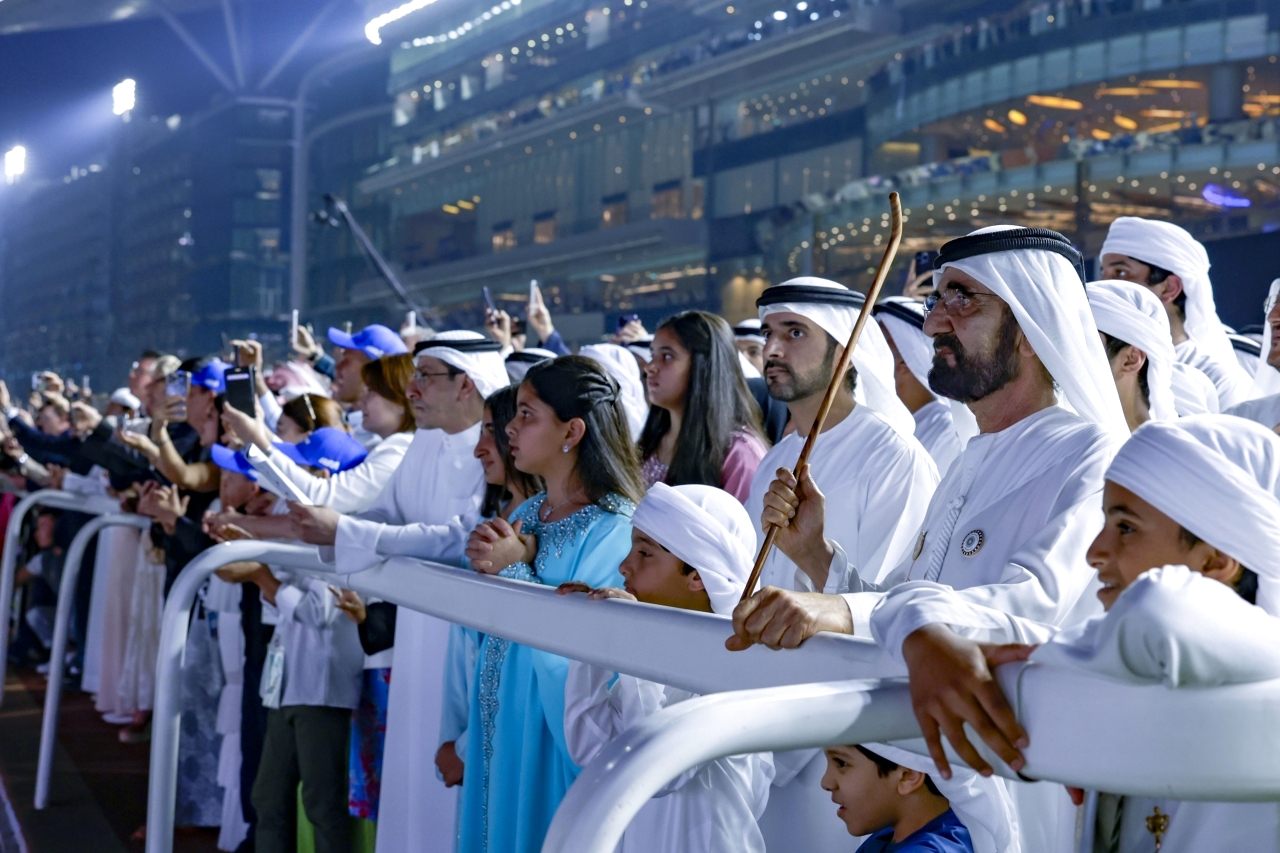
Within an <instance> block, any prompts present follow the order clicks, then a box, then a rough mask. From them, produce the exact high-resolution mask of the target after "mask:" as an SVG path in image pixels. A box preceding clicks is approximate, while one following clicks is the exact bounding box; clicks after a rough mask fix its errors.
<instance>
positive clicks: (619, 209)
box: [600, 193, 627, 228]
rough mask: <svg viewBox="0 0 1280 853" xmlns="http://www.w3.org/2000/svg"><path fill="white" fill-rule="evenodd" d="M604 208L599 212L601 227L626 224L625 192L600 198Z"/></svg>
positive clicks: (615, 226)
mask: <svg viewBox="0 0 1280 853" xmlns="http://www.w3.org/2000/svg"><path fill="white" fill-rule="evenodd" d="M601 203H602V205H603V206H604V210H603V211H602V212H601V214H600V227H601V228H617V227H618V226H619V225H626V224H627V194H626V193H618V194H617V195H610V196H605V197H604V198H603V199H602V200H601Z"/></svg>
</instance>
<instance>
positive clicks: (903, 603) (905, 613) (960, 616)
mask: <svg viewBox="0 0 1280 853" xmlns="http://www.w3.org/2000/svg"><path fill="white" fill-rule="evenodd" d="M967 592H970V590H955V589H952V588H951V587H949V586H944V585H943V584H938V583H933V582H931V581H912V582H910V583H905V584H902V585H901V586H898V587H895V588H893V589H891V590H890V591H889V592H887V593H884V594H882V595H881V596H880V601H879V604H878V605H877V606H876V607H875V609H874V610H873V611H872V614H871V625H870V635H871V636H872V637H873V638H874V639H875V641H876V642H877V643H878V644H880V646H882V647H883V648H884V649H885V651H887V652H889V654H890V655H892V656H893V658H894V659H895V660H897V661H899V662H903V660H902V643H903V641H904V640H906V638H907V637H908V636H910V635H911V634H912V633H914V632H915V631H917V630H918V629H920V628H923V627H924V626H926V625H946V626H947V627H948V628H950V629H951V630H952V631H955V632H956V633H957V634H959V635H960V636H962V637H965V638H966V639H970V640H973V641H975V642H979V643H1043V642H1045V641H1046V640H1048V639H1049V638H1050V637H1052V636H1053V634H1054V631H1055V629H1054V628H1053V626H1052V625H1046V624H1043V623H1040V622H1035V621H1033V620H1030V619H1024V618H1022V617H1019V616H1011V615H1009V614H1008V613H1005V612H1004V611H1001V610H997V609H994V608H992V607H988V606H985V605H983V604H979V603H976V602H974V601H973V600H972V598H971V597H969V596H966V595H965V593H967ZM863 636H866V635H865V634H864V635H863Z"/></svg>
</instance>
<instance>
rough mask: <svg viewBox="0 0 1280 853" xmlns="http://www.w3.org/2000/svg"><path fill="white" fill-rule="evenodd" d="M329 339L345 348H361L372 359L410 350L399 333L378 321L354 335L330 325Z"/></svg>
mask: <svg viewBox="0 0 1280 853" xmlns="http://www.w3.org/2000/svg"><path fill="white" fill-rule="evenodd" d="M329 340H331V341H333V343H334V344H335V345H337V346H340V347H342V348H343V349H354V350H359V351H360V352H362V353H364V354H365V355H367V356H369V358H372V359H379V358H382V357H383V356H384V355H401V354H402V353H406V352H408V351H409V348H408V347H407V346H405V343H404V341H403V340H401V339H400V336H399V335H397V334H396V333H395V332H393V331H391V330H390V329H388V328H387V327H386V326H382V325H379V324H377V323H374V324H373V325H372V326H365V327H364V328H363V329H361V330H360V331H358V332H356V333H355V334H354V335H349V334H347V333H346V332H344V331H342V330H341V329H335V328H334V327H333V326H330V327H329Z"/></svg>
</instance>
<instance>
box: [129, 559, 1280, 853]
mask: <svg viewBox="0 0 1280 853" xmlns="http://www.w3.org/2000/svg"><path fill="white" fill-rule="evenodd" d="M242 560H251V561H258V562H265V563H269V564H271V565H275V566H282V567H288V568H292V569H295V570H299V571H302V572H306V573H312V574H317V575H327V576H328V577H330V578H334V582H335V583H338V584H341V585H342V586H345V587H348V588H351V589H355V590H357V591H358V592H360V593H361V594H363V595H366V596H376V597H378V598H382V599H384V600H387V601H391V602H394V603H396V604H398V605H400V606H403V607H408V608H411V609H413V610H417V611H420V612H423V613H428V614H431V615H434V616H438V617H442V618H447V619H449V620H451V621H454V622H457V623H460V624H463V625H467V626H469V627H472V628H475V629H477V630H480V631H483V632H491V633H495V634H499V635H501V636H503V637H505V638H508V639H510V640H512V641H513V642H517V643H523V644H526V645H530V646H535V647H537V648H540V649H543V650H545V651H548V652H552V653H556V654H562V655H566V656H571V657H574V658H576V659H579V660H583V661H585V662H587V663H592V664H596V665H600V666H606V667H610V668H612V669H614V670H616V671H618V672H625V673H628V674H631V675H635V676H638V677H640V678H649V679H653V680H656V681H660V682H662V683H665V684H670V685H672V686H675V687H679V688H682V689H685V690H690V691H692V692H695V693H700V694H718V695H704V696H702V697H701V698H698V699H693V700H690V701H688V702H684V703H681V704H679V705H676V706H673V707H671V708H668V709H665V710H663V711H662V712H660V713H659V714H656V715H654V716H653V717H651V718H649V719H648V720H646V721H645V722H644V723H643V724H642V725H640V726H638V727H636V728H635V729H633V730H632V731H630V732H628V733H627V734H626V735H624V736H623V737H621V738H619V739H618V740H617V741H615V742H614V743H613V744H611V745H610V746H609V747H608V748H607V749H606V750H605V752H603V753H602V754H601V755H600V756H599V757H598V758H597V759H596V760H595V761H594V762H592V763H591V764H590V765H589V766H588V767H587V768H585V769H584V770H583V775H582V776H581V777H580V778H579V780H578V782H576V783H575V784H574V786H573V787H572V788H571V789H570V792H569V796H568V797H567V798H566V799H565V802H564V804H563V805H562V806H561V810H560V812H559V813H558V814H557V816H556V819H555V822H554V823H553V826H552V830H551V833H550V834H549V835H548V838H547V841H546V844H545V846H544V848H543V849H544V851H546V853H567V852H568V851H573V853H586V851H599V853H607V851H611V850H613V848H614V845H616V843H617V839H618V836H619V835H620V834H621V832H622V830H623V829H625V827H626V825H627V823H628V822H629V821H630V819H631V817H632V816H633V815H634V813H635V811H636V810H638V809H639V808H640V806H641V805H643V803H644V802H645V801H646V800H647V799H649V797H651V796H652V794H653V793H654V792H655V791H656V790H657V789H658V788H660V787H661V786H662V785H663V784H665V783H666V782H667V781H669V780H670V779H672V778H674V777H675V776H677V775H678V774H679V773H681V772H683V771H684V770H686V769H688V768H690V767H693V766H695V765H697V764H699V763H701V762H703V761H706V760H709V759H711V758H716V757H721V756H725V755H735V754H739V753H742V752H751V751H766V750H773V749H796V748H802V747H816V746H822V745H826V744H831V743H849V742H853V741H857V740H863V741H870V740H900V739H903V738H910V737H918V736H919V728H918V726H917V725H916V721H915V717H914V715H913V714H912V713H911V709H910V700H909V696H908V694H907V691H906V688H905V686H904V685H903V684H902V682H901V681H896V682H895V681H892V680H882V679H893V678H900V677H901V675H902V674H903V672H902V670H901V667H900V666H899V665H898V664H896V663H894V662H893V661H892V660H891V659H890V658H889V657H888V656H887V655H885V654H884V653H883V652H882V651H881V650H880V649H878V648H877V647H876V646H875V644H874V643H872V642H871V641H870V640H868V639H862V638H855V637H841V636H834V635H820V636H818V637H814V638H812V639H811V640H809V641H808V642H806V643H805V644H804V646H803V647H801V648H800V649H796V650H792V651H787V652H771V651H768V650H766V649H763V648H753V649H750V650H748V651H746V652H738V653H733V652H728V651H726V650H725V649H724V640H725V638H726V637H727V636H728V634H729V625H728V622H727V620H725V619H724V618H722V617H717V616H712V615H707V614H699V613H693V612H690V611H684V610H675V609H671V608H662V607H654V606H651V605H645V604H639V603H633V602H622V601H606V602H591V601H587V600H586V599H585V597H584V596H567V597H566V596H557V595H556V594H555V592H554V591H553V590H552V589H550V588H548V587H542V586H538V585H536V584H526V583H521V582H518V581H509V580H505V579H502V578H495V577H489V576H485V575H478V574H475V573H473V572H468V571H462V570H459V569H453V568H449V567H445V566H440V565H437V564H433V563H428V562H425V561H421V560H411V559H405V558H395V559H391V560H388V561H386V562H385V563H383V564H381V565H379V566H377V567H375V568H372V569H369V570H367V571H364V572H359V573H355V574H349V575H340V574H339V573H338V571H337V569H336V567H335V566H333V565H331V564H325V563H322V562H320V560H319V555H318V552H317V551H316V549H314V548H310V547H305V546H300V545H285V544H273V543H266V542H232V543H226V544H223V545H218V546H215V547H214V548H211V549H209V550H208V551H206V552H204V553H203V554H201V555H200V556H199V557H197V558H196V559H195V560H193V561H192V562H191V563H190V564H189V565H188V566H187V567H186V569H184V570H183V572H182V574H181V575H179V577H178V579H177V581H176V582H175V584H174V586H173V589H172V590H171V591H170V594H169V598H168V600H167V601H166V603H165V613H164V624H163V628H162V634H161V646H160V658H159V661H158V662H157V668H156V701H155V716H154V719H153V724H152V726H153V728H152V742H151V777H150V791H149V799H148V810H147V847H146V849H147V853H171V851H172V848H173V813H174V796H175V792H176V771H177V760H178V723H179V713H180V712H179V705H178V687H179V684H178V673H179V667H180V663H181V656H182V651H183V644H184V642H185V639H186V633H187V623H188V618H189V613H190V608H191V604H192V602H193V600H194V596H195V593H196V590H197V589H199V587H200V585H201V584H203V583H204V581H205V579H206V578H208V576H209V575H210V574H211V573H212V572H213V571H215V570H216V569H217V568H219V567H221V566H223V565H226V564H228V563H232V562H238V561H242ZM832 676H837V677H842V678H854V679H861V680H860V681H856V682H840V683H834V684H833V683H826V684H818V683H814V682H821V681H824V680H826V681H830V679H831V677H832ZM998 677H999V678H1000V680H1001V683H1002V684H1003V685H1004V687H1005V690H1006V692H1007V693H1008V695H1009V696H1010V697H1011V701H1013V703H1014V707H1015V710H1016V711H1017V713H1018V716H1019V719H1020V720H1022V721H1023V724H1024V725H1025V726H1026V728H1027V731H1028V734H1029V735H1030V737H1031V740H1032V746H1031V748H1030V749H1028V750H1027V753H1026V756H1027V759H1028V765H1027V767H1026V768H1024V770H1023V772H1024V773H1025V774H1026V775H1027V776H1028V777H1029V778H1036V779H1043V780H1046V781H1051V782H1054V783H1062V784H1070V785H1075V786H1079V787H1084V788H1094V789H1098V788H1101V789H1103V790H1107V791H1110V792H1113V793H1119V794H1135V795H1152V796H1167V797H1174V798H1179V799H1203V800H1217V801H1231V800H1245V801H1248V800H1267V799H1280V766H1277V765H1275V763H1274V761H1273V756H1274V750H1272V749H1268V748H1260V745H1264V744H1270V743H1272V742H1273V741H1274V736H1273V731H1274V720H1275V719H1276V718H1277V716H1278V715H1280V681H1275V682H1263V683H1259V684H1248V685H1234V686H1225V687H1215V688H1205V689H1185V690H1169V689H1166V688H1164V687H1162V686H1158V685H1156V686H1134V685H1127V684H1121V683H1118V682H1114V681H1109V680H1106V679H1102V678H1099V677H1093V676H1089V675H1086V674H1083V673H1077V672H1071V671H1063V670H1056V669H1055V670H1050V669H1047V668H1045V667H1042V666H1039V665H1035V664H1031V665H1027V664H1011V665H1007V666H1005V667H1001V669H1000V670H999V672H998ZM1204 719H1231V721H1232V724H1231V725H1230V726H1220V727H1210V728H1211V729H1213V730H1212V731H1210V730H1207V729H1205V728H1204V727H1201V726H1197V727H1195V729H1194V731H1192V730H1190V729H1188V725H1189V724H1188V721H1193V720H1204ZM1174 744H1176V748H1173V745H1174ZM987 757H988V759H989V760H992V762H993V765H994V766H996V767H997V768H998V769H999V771H1000V772H1001V773H1003V774H1004V775H1007V776H1010V777H1015V778H1016V774H1014V773H1012V771H1010V770H1009V769H1008V768H1007V767H1005V766H1003V765H1002V764H1000V763H999V762H997V761H995V760H994V756H992V755H989V754H988V756H987Z"/></svg>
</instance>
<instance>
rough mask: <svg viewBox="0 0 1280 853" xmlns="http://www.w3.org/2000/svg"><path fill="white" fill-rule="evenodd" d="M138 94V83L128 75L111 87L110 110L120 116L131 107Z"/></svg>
mask: <svg viewBox="0 0 1280 853" xmlns="http://www.w3.org/2000/svg"><path fill="white" fill-rule="evenodd" d="M137 95H138V84H137V83H136V82H134V80H133V78H132V77H130V78H128V79H125V80H121V81H120V82H119V83H117V84H116V85H115V86H114V87H113V88H112V89H111V111H112V112H113V113H115V114H116V115H118V116H122V115H124V114H125V113H127V112H129V110H131V109H133V105H134V103H136V100H137Z"/></svg>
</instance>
